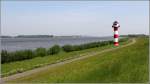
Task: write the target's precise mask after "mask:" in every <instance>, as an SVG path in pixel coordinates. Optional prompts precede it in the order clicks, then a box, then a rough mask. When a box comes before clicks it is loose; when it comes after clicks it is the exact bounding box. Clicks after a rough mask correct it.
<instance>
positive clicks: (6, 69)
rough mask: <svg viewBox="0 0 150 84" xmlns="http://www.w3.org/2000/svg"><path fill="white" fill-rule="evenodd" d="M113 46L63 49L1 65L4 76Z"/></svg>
mask: <svg viewBox="0 0 150 84" xmlns="http://www.w3.org/2000/svg"><path fill="white" fill-rule="evenodd" d="M127 42H129V41H127ZM127 42H123V43H121V44H125V43H127ZM112 46H113V44H112V45H107V46H103V47H98V48H91V49H86V50H81V51H74V52H69V53H66V52H64V51H61V52H60V53H59V54H56V55H50V56H45V57H36V58H33V59H30V60H24V61H16V62H11V63H5V64H2V65H1V68H2V69H1V71H2V76H9V75H12V74H16V73H21V72H24V71H27V70H31V69H34V68H38V67H42V66H46V65H49V64H54V63H57V62H61V61H65V60H69V59H73V58H76V57H79V56H84V55H82V54H86V53H87V54H88V53H90V52H95V51H101V50H104V49H107V48H110V47H112Z"/></svg>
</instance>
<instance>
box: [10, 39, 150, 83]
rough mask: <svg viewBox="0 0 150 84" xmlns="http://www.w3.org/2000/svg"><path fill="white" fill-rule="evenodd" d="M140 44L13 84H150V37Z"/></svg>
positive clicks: (17, 80) (51, 70) (59, 67)
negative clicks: (149, 68)
mask: <svg viewBox="0 0 150 84" xmlns="http://www.w3.org/2000/svg"><path fill="white" fill-rule="evenodd" d="M136 41H137V42H136V43H135V44H133V45H130V46H128V47H125V48H119V49H117V50H113V51H110V52H107V53H102V54H99V55H96V56H93V57H89V58H86V59H82V60H79V61H75V62H72V63H68V64H65V65H62V66H57V67H54V68H50V69H48V70H46V71H43V72H40V73H35V74H32V75H30V76H25V77H22V78H17V79H15V80H12V81H9V82H17V83H19V82H20V83H36V82H38V83H48V82H53V83H54V82H57V83H59V82H65V83H67V82H70V83H71V82H80V83H90V82H93V83H98V82H101V83H110V82H111V83H112V82H115V83H117V82H118V83H120V82H121V83H136V82H138V83H147V82H148V79H149V78H148V77H149V71H148V63H149V62H148V61H149V60H148V58H149V50H148V49H149V46H148V45H149V42H148V38H136Z"/></svg>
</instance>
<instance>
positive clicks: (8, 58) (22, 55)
mask: <svg viewBox="0 0 150 84" xmlns="http://www.w3.org/2000/svg"><path fill="white" fill-rule="evenodd" d="M124 41H127V38H124V39H121V40H120V42H124ZM110 44H113V41H101V42H92V43H86V44H80V45H64V46H62V47H60V46H59V45H54V46H52V47H51V48H49V49H46V48H42V47H40V48H37V49H35V50H30V49H28V50H19V51H15V52H7V51H6V50H2V51H1V63H2V64H3V63H9V62H14V61H21V60H26V59H32V58H35V57H44V56H51V55H55V54H58V53H59V52H60V51H61V50H62V51H65V52H72V51H79V50H84V49H89V48H95V47H102V46H105V45H110Z"/></svg>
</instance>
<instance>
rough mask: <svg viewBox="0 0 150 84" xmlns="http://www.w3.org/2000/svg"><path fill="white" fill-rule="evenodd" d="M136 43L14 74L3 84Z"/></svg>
mask: <svg viewBox="0 0 150 84" xmlns="http://www.w3.org/2000/svg"><path fill="white" fill-rule="evenodd" d="M135 42H136V40H135V39H132V42H130V43H128V44H126V45H123V46H118V47H116V48H109V49H105V50H102V51H95V52H92V53H88V54H83V55H84V56H81V57H77V58H74V59H70V60H66V61H63V62H59V63H56V64H50V65H47V66H44V67H40V68H36V69H33V70H29V71H25V72H23V73H18V74H14V75H11V76H8V77H4V78H1V79H2V81H1V82H2V83H4V82H5V81H10V80H14V79H16V78H20V77H24V76H28V75H32V74H34V73H40V72H41V71H44V70H47V69H49V68H52V67H57V66H61V65H63V64H67V63H71V62H73V61H77V60H81V59H85V58H88V57H92V56H95V55H98V54H101V53H104V52H109V51H112V50H116V49H119V48H123V47H127V46H130V45H132V44H134V43H135Z"/></svg>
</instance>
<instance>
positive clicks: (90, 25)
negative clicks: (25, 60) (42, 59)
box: [1, 1, 149, 36]
mask: <svg viewBox="0 0 150 84" xmlns="http://www.w3.org/2000/svg"><path fill="white" fill-rule="evenodd" d="M148 18H149V2H148V1H2V3H1V34H2V35H9V36H17V35H54V36H71V35H81V36H112V35H113V29H112V27H111V26H112V23H113V21H115V20H117V21H119V23H120V25H121V27H120V28H119V35H126V34H146V35H149V19H148Z"/></svg>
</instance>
